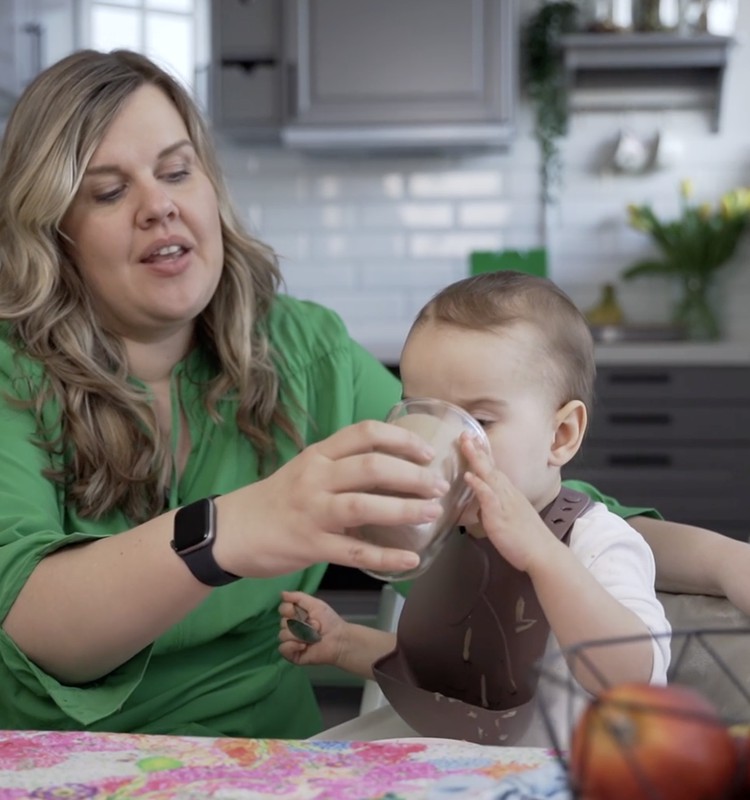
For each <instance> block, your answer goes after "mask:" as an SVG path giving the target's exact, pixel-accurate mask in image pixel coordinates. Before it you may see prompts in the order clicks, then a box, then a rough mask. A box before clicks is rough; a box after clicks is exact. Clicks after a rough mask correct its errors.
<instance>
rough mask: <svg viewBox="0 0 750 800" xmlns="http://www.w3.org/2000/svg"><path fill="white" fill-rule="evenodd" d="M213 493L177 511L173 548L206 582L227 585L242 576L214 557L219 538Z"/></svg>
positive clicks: (199, 578)
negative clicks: (224, 566)
mask: <svg viewBox="0 0 750 800" xmlns="http://www.w3.org/2000/svg"><path fill="white" fill-rule="evenodd" d="M217 496H218V495H214V497H217ZM214 497H205V498H204V499H203V500H198V501H197V502H195V503H190V505H187V506H183V507H182V508H181V509H179V510H178V511H177V513H176V514H175V518H174V537H173V539H172V549H173V550H174V551H175V553H177V555H178V556H179V557H180V558H181V559H182V560H183V561H184V562H185V564H187V567H188V569H189V570H190V571H191V572H192V573H193V575H195V577H196V578H197V579H198V580H199V581H200V582H201V583H204V584H206V586H224V585H225V584H227V583H232V581H237V580H239V579H240V576H239V575H234V574H233V573H231V572H226V571H225V570H223V569H222V568H221V567H220V566H219V565H218V564H217V563H216V559H215V558H214V554H213V546H214V542H215V541H216V504H215V503H214Z"/></svg>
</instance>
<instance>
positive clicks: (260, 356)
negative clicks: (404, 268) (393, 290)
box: [0, 51, 632, 737]
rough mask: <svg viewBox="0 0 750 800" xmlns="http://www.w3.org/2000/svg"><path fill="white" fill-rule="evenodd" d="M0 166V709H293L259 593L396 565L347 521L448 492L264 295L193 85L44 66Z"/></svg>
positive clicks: (108, 65)
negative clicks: (329, 568) (337, 568)
mask: <svg viewBox="0 0 750 800" xmlns="http://www.w3.org/2000/svg"><path fill="white" fill-rule="evenodd" d="M0 186H2V187H3V190H2V192H0V439H1V440H2V442H3V446H2V448H0V622H1V626H2V630H0V685H2V686H3V692H2V693H0V728H3V727H4V728H39V729H42V728H44V729H78V728H88V729H92V730H116V731H142V732H154V733H156V732H158V733H168V732H173V733H195V734H201V733H203V734H221V735H242V736H263V737H304V736H307V735H309V734H312V733H314V732H315V731H317V730H318V729H319V727H320V717H319V714H318V711H317V707H316V705H315V701H314V696H313V694H312V691H311V688H310V685H309V681H308V680H307V678H306V676H305V675H304V671H303V670H294V669H292V668H291V665H289V664H287V663H286V662H284V661H283V659H282V658H281V657H280V656H279V654H278V652H277V641H276V635H277V626H278V621H277V615H276V608H277V605H278V601H279V597H280V593H281V591H282V590H288V591H293V590H300V591H306V592H314V591H315V589H316V588H317V586H318V583H319V581H320V578H321V576H322V574H323V572H324V570H325V564H326V563H327V562H334V563H338V564H342V565H345V566H350V567H355V568H366V569H369V570H373V571H388V570H393V571H403V570H405V569H409V568H411V567H412V566H414V564H415V560H416V559H415V557H414V555H413V554H410V553H406V552H403V551H396V550H384V549H382V548H378V547H375V546H371V545H366V544H364V543H362V542H359V541H356V540H354V539H353V538H350V537H347V536H346V529H347V528H350V527H356V526H358V525H361V524H365V523H392V524H401V523H413V522H419V521H428V520H430V519H433V518H434V517H435V516H436V515H438V514H439V513H440V505H439V502H438V499H439V497H440V496H441V494H442V493H443V492H445V490H446V488H447V487H446V486H445V485H443V484H441V483H436V482H435V479H434V478H433V476H432V474H431V473H430V471H429V470H427V469H426V468H425V466H424V465H425V464H427V463H428V462H429V459H430V457H431V453H430V452H429V451H427V450H425V449H424V446H423V444H422V443H421V442H420V441H419V440H418V439H417V438H416V437H414V436H412V435H410V434H409V433H408V432H407V431H405V430H403V429H401V428H397V427H394V426H389V425H385V424H383V423H379V422H376V421H373V420H378V419H383V418H384V416H385V413H386V411H387V409H388V408H389V407H390V406H391V405H392V404H393V403H394V402H395V401H396V400H397V399H398V398H399V396H400V387H399V386H398V383H397V382H396V381H395V379H393V378H392V377H391V376H390V375H389V374H388V373H387V372H386V370H385V369H384V368H382V367H381V365H379V364H378V363H377V362H376V361H375V360H374V359H373V358H371V357H370V356H369V355H368V354H367V353H365V351H364V350H362V348H360V347H359V346H357V345H356V344H355V343H354V342H353V341H352V340H351V339H350V338H349V337H348V335H347V333H346V331H345V329H344V327H343V325H342V323H341V321H340V320H339V319H338V317H336V316H335V315H334V314H333V313H331V312H329V311H327V310H325V309H323V308H320V307H319V306H315V305H313V304H309V303H302V302H298V301H295V300H293V299H291V298H289V297H286V296H284V295H282V294H279V293H278V288H279V279H280V278H279V272H278V268H277V266H276V263H275V261H274V258H273V254H272V253H271V252H270V251H269V250H268V249H267V248H266V247H264V246H263V245H261V244H260V243H258V242H257V241H255V240H253V239H252V238H250V237H249V236H248V235H247V234H246V233H245V232H244V231H243V230H242V227H241V225H240V224H239V222H238V220H237V218H236V216H235V215H234V213H233V211H232V209H231V207H230V203H229V198H228V193H227V190H226V188H225V186H224V185H223V183H222V179H221V176H220V173H219V169H218V167H217V163H216V158H215V154H214V152H213V149H212V145H211V143H210V141H209V138H208V135H207V133H206V129H205V126H204V123H203V122H202V120H201V118H200V115H199V113H198V111H197V110H196V107H195V106H194V104H193V103H192V101H191V100H190V99H189V97H188V96H187V94H186V93H185V91H184V90H183V89H182V87H181V86H180V85H179V84H177V83H176V82H175V81H174V80H173V79H172V78H170V77H169V76H168V75H167V74H165V73H164V72H163V71H162V70H160V69H158V68H157V67H156V66H155V65H154V64H152V63H151V62H150V61H148V60H147V59H145V58H143V57H141V56H139V55H136V54H133V53H128V52H116V53H110V54H104V53H97V52H93V51H82V52H79V53H76V54H73V55H71V56H69V57H67V58H65V59H63V60H62V61H60V62H59V63H57V64H55V65H53V66H52V67H50V68H49V69H48V70H46V71H45V72H43V73H42V74H41V75H39V76H38V78H37V79H36V80H35V81H34V82H33V83H32V84H31V85H30V86H29V87H28V89H27V90H26V91H25V92H24V94H23V96H22V98H21V99H20V101H19V102H18V104H17V106H16V108H15V109H14V112H13V114H12V116H11V118H10V120H9V122H8V125H7V128H6V131H5V136H4V140H3V144H2V150H1V151H0ZM367 420H369V421H367ZM389 493H390V494H389ZM212 498H213V499H212ZM621 513H622V514H623V515H627V513H628V511H627V510H622V509H621ZM631 513H632V510H631ZM240 578H242V579H243V580H240ZM224 584H226V585H224ZM218 587H222V588H218Z"/></svg>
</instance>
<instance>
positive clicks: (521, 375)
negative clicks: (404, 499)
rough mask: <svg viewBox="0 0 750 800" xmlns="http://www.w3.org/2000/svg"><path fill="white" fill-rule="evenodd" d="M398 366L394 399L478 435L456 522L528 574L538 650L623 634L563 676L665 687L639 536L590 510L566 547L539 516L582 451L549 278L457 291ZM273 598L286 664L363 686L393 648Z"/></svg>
mask: <svg viewBox="0 0 750 800" xmlns="http://www.w3.org/2000/svg"><path fill="white" fill-rule="evenodd" d="M400 369H401V380H402V382H403V387H404V396H405V397H433V398H438V399H441V400H445V401H448V402H450V403H453V404H454V405H457V406H460V407H461V408H463V409H464V410H465V411H467V412H468V413H469V414H471V415H472V416H473V417H474V419H476V420H477V421H478V422H479V423H480V424H481V425H482V427H483V428H484V430H485V432H486V434H487V437H488V439H489V442H490V446H491V454H488V453H486V452H485V451H484V450H483V449H482V448H480V447H477V446H476V444H475V443H474V441H473V440H472V439H471V437H469V436H464V438H463V439H462V441H461V450H462V453H463V455H464V457H465V459H466V462H467V464H468V470H467V472H466V475H465V480H466V482H467V484H468V485H469V487H470V488H471V489H472V490H473V493H474V500H473V501H472V503H471V504H470V506H469V508H468V509H467V510H466V511H465V512H464V514H463V516H462V518H461V520H460V525H461V526H462V529H463V530H465V531H466V532H468V534H470V535H471V536H473V537H477V538H479V539H481V538H485V537H486V538H487V539H488V540H489V542H491V546H492V547H493V548H494V549H495V550H496V551H497V553H498V554H499V555H500V557H501V559H502V560H503V561H504V562H507V565H509V567H510V568H512V569H513V570H516V571H518V572H519V573H523V574H525V576H527V577H528V579H529V580H530V583H531V586H532V587H533V592H534V594H535V595H536V597H535V599H536V600H537V601H538V604H539V606H540V608H541V610H542V612H543V614H544V616H545V617H546V620H547V622H548V623H549V629H550V636H549V638H548V641H547V651H548V652H551V651H552V650H553V649H554V650H557V649H559V648H565V649H568V648H571V647H573V646H574V645H577V644H579V643H582V642H587V641H590V640H596V639H613V638H621V637H623V638H625V637H634V639H633V641H632V642H629V643H627V644H620V645H618V646H616V647H598V648H593V649H592V650H591V651H590V652H589V653H588V657H589V658H590V663H589V664H588V667H587V668H586V669H584V668H583V667H582V665H581V664H580V662H576V664H575V665H574V669H573V674H572V678H573V679H574V680H575V681H576V682H577V684H578V685H579V686H580V687H581V688H582V689H583V690H585V691H590V692H594V691H597V690H599V689H600V688H601V687H602V682H604V683H607V684H610V683H618V682H624V681H641V682H665V681H666V670H667V666H668V664H669V641H668V638H669V637H668V636H667V635H664V634H667V633H668V632H669V623H668V622H667V619H666V616H665V614H664V610H663V608H662V606H661V604H660V603H659V601H658V600H657V597H656V592H655V589H654V577H655V566H654V559H653V555H652V552H651V550H650V548H649V547H648V545H647V544H646V542H645V541H644V539H643V538H642V537H641V536H640V534H638V533H637V532H636V531H634V530H633V528H631V526H630V525H628V523H627V522H625V521H624V520H623V519H621V518H620V517H618V516H616V515H614V514H612V513H611V512H609V511H608V510H607V508H606V507H605V506H604V505H603V504H600V503H594V504H592V505H591V506H590V507H589V508H588V509H587V510H586V511H585V512H584V513H583V514H582V515H581V516H580V517H579V518H578V519H577V520H576V521H575V522H574V523H573V526H572V528H571V530H570V534H569V537H568V540H567V542H565V541H562V540H561V539H560V538H559V537H558V536H556V535H554V534H553V532H552V531H551V530H550V528H549V527H548V525H547V524H545V522H544V521H543V519H542V516H541V513H542V512H543V511H544V509H546V508H547V507H548V506H549V505H550V504H551V503H552V502H553V501H555V500H556V498H557V497H558V495H559V493H560V491H561V486H562V478H561V470H562V468H563V467H564V466H565V464H567V463H568V462H569V461H570V460H571V459H572V458H573V456H575V454H576V453H577V452H578V450H579V449H580V447H581V443H582V441H583V438H584V434H585V432H586V427H587V424H588V417H589V413H590V408H591V404H592V394H593V385H594V377H595V364H594V347H593V341H592V338H591V334H590V331H589V328H588V325H587V323H586V320H585V318H584V317H583V315H582V314H581V313H580V311H579V310H578V309H577V308H576V307H575V305H574V304H573V303H572V302H571V301H570V299H569V298H568V297H567V296H566V295H565V294H564V293H563V292H562V291H561V290H560V289H559V288H558V287H557V286H555V285H554V284H553V283H552V282H550V281H548V280H546V279H542V278H537V277H533V276H529V275H526V274H523V273H516V272H510V271H501V272H493V273H486V274H483V275H479V276H476V277H472V278H467V279H465V280H462V281H458V282H457V283H454V284H452V285H450V286H448V287H447V288H445V289H444V290H442V291H441V292H439V293H438V294H437V295H436V296H435V297H434V298H433V299H432V300H430V301H429V302H428V303H427V305H426V306H425V307H424V308H423V309H422V311H421V312H420V313H419V315H418V316H417V319H416V321H415V322H414V324H413V326H412V328H411V331H410V332H409V335H408V337H407V340H406V344H405V346H404V349H403V352H402V355H401V363H400ZM455 535H456V536H459V535H461V534H459V533H458V532H456V534H455ZM431 570H432V568H430V570H428V572H427V573H426V575H425V578H426V577H428V576H429V574H430V571H431ZM418 580H422V579H421V578H420V579H418ZM469 591H471V589H469ZM282 600H283V602H282V604H281V606H280V613H281V615H282V618H283V619H282V628H281V632H280V642H281V644H280V651H281V653H282V655H284V657H285V658H287V659H288V660H290V661H292V662H294V663H297V664H333V665H336V666H338V667H340V668H342V669H345V670H348V671H350V672H353V673H355V674H357V675H360V676H363V677H365V678H372V677H373V670H372V665H373V662H375V661H376V660H378V659H379V658H381V657H382V656H384V655H385V654H386V653H389V652H390V651H393V650H394V648H395V647H396V644H397V642H396V637H395V635H394V634H391V633H388V632H384V631H379V630H374V629H372V628H368V627H365V626H361V625H357V624H353V623H348V622H346V621H344V620H343V619H342V618H341V617H340V616H339V615H338V614H337V613H336V612H335V611H333V609H331V608H330V607H329V606H328V605H327V604H326V603H324V602H323V601H321V600H319V599H317V598H314V597H310V596H309V595H306V594H304V593H300V592H289V593H284V595H283V598H282ZM407 604H408V600H407ZM295 606H296V607H297V608H301V609H303V611H304V612H306V613H307V614H308V616H309V619H310V621H311V623H312V625H313V626H314V627H315V628H316V629H317V630H318V632H319V634H320V641H318V642H314V643H305V642H301V641H299V640H297V639H296V638H295V637H294V636H293V635H292V633H291V632H290V631H289V630H288V628H287V626H286V619H289V618H291V617H293V616H295ZM649 634H661V635H660V636H656V637H652V636H650V635H649ZM559 668H560V670H562V671H563V672H566V671H568V674H567V675H564V674H561V678H562V681H563V682H562V683H560V684H559V687H558V688H557V689H555V688H554V686H553V684H550V685H549V686H548V687H547V689H546V690H545V691H547V693H548V695H549V696H547V697H546V698H545V707H546V709H547V711H548V713H549V716H550V717H551V718H552V719H553V720H555V721H556V723H557V725H558V729H559V732H560V736H561V737H562V738H563V739H564V737H565V736H566V729H567V728H568V723H569V718H568V717H567V714H568V710H567V705H566V703H567V691H566V690H565V688H564V681H565V680H566V679H568V678H570V673H569V669H570V666H569V665H566V664H565V662H564V661H562V660H561V666H560V667H559ZM555 683H557V682H555ZM532 731H533V732H532V733H531V734H530V737H527V738H526V739H525V740H524V744H540V745H547V744H549V739H548V738H547V734H546V730H545V729H544V726H542V725H536V726H534V725H532Z"/></svg>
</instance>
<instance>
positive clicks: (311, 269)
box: [281, 259, 360, 295]
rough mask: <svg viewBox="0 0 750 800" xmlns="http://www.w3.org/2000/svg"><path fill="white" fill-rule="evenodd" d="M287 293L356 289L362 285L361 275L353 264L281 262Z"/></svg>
mask: <svg viewBox="0 0 750 800" xmlns="http://www.w3.org/2000/svg"><path fill="white" fill-rule="evenodd" d="M281 272H282V275H283V276H284V282H285V283H286V287H287V291H288V292H289V294H292V295H296V294H298V292H303V291H304V292H310V291H319V290H321V289H333V290H338V289H354V290H356V289H357V287H358V286H359V285H360V273H359V270H358V269H357V268H356V266H355V265H354V264H353V263H346V262H344V263H341V262H337V263H336V264H320V263H317V262H314V261H287V260H286V259H284V260H282V261H281Z"/></svg>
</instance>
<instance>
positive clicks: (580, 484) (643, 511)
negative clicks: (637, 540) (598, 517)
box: [563, 480, 663, 519]
mask: <svg viewBox="0 0 750 800" xmlns="http://www.w3.org/2000/svg"><path fill="white" fill-rule="evenodd" d="M563 483H564V484H565V485H566V486H569V487H570V488H571V489H577V490H578V491H579V492H583V493H584V494H587V495H588V496H589V497H590V498H591V499H592V500H595V501H596V502H597V503H604V505H605V506H607V508H608V509H609V510H610V511H611V512H612V513H613V514H617V516H618V517H622V518H623V519H627V518H628V517H652V518H653V519H663V517H662V515H661V514H660V513H659V512H658V511H657V510H656V509H655V508H648V507H647V506H643V507H642V506H625V505H623V504H622V503H620V501H619V500H615V498H614V497H610V496H609V495H606V494H603V493H602V492H600V491H599V490H598V489H597V488H596V487H594V486H592V485H591V484H590V483H586V482H585V481H576V480H569V481H563Z"/></svg>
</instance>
